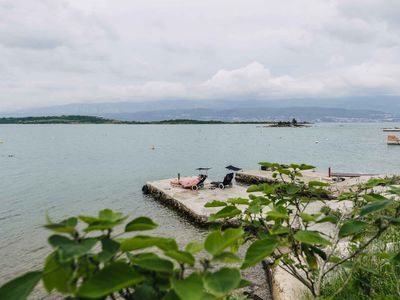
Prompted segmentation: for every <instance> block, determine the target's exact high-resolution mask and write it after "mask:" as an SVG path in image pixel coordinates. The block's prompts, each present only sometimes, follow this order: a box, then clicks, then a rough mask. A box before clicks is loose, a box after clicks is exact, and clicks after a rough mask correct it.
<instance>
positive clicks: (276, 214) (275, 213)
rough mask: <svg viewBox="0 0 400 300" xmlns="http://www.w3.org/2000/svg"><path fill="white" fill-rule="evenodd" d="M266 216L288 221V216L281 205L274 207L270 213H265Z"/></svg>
mask: <svg viewBox="0 0 400 300" xmlns="http://www.w3.org/2000/svg"><path fill="white" fill-rule="evenodd" d="M267 216H268V217H270V218H272V219H288V218H289V214H288V211H287V209H286V208H285V207H283V206H282V205H278V206H274V207H273V208H272V210H271V211H269V212H267Z"/></svg>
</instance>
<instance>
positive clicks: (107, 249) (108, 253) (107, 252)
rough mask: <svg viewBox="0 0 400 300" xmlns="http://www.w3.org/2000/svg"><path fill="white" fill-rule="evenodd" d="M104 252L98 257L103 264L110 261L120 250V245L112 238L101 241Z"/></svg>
mask: <svg viewBox="0 0 400 300" xmlns="http://www.w3.org/2000/svg"><path fill="white" fill-rule="evenodd" d="M101 248H102V251H101V252H100V253H99V254H98V255H97V258H98V259H99V261H101V262H107V261H109V260H110V259H111V258H112V257H113V256H114V255H115V254H116V253H117V252H118V250H119V248H120V244H119V243H117V242H116V241H114V240H112V239H110V238H103V239H102V240H101Z"/></svg>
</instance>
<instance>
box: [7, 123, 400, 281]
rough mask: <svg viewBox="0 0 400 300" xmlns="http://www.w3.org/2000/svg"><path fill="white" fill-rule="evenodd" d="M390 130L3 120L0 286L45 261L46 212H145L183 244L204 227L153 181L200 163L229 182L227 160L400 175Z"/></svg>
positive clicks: (57, 215)
mask: <svg viewBox="0 0 400 300" xmlns="http://www.w3.org/2000/svg"><path fill="white" fill-rule="evenodd" d="M386 126H399V124H377V123H374V124H318V125H315V126H313V127H312V128H294V129H291V128H258V127H256V126H255V125H177V126H174V125H167V126H162V125H160V126H159V125H149V126H147V125H141V126H132V125H131V126H130V125H0V140H2V141H3V142H4V143H1V144H0V228H1V230H0V284H2V283H3V282H4V281H5V280H6V279H9V278H10V277H12V276H15V275H17V274H20V273H22V272H24V271H27V270H29V269H33V268H35V267H36V266H38V265H40V264H41V263H42V260H43V257H44V255H45V254H46V253H47V252H48V251H49V249H48V248H47V246H46V238H47V236H48V235H49V232H47V231H46V230H44V229H43V228H41V225H42V224H44V222H45V212H46V210H47V211H48V212H49V214H50V216H51V217H52V218H54V219H57V220H59V219H61V218H64V217H68V216H71V215H76V214H95V213H97V211H98V210H100V209H102V208H112V209H114V210H118V211H124V212H126V213H128V214H130V215H131V216H132V217H134V216H139V215H147V216H150V217H152V218H153V219H154V220H155V221H156V222H157V223H159V224H161V225H162V226H161V228H160V229H159V230H158V233H159V234H162V235H166V236H174V237H177V238H178V240H179V241H180V242H182V243H183V242H186V241H188V240H193V239H196V238H199V237H200V236H201V235H202V231H201V230H199V229H197V228H196V227H194V226H192V225H190V224H189V223H188V222H187V221H186V220H184V219H182V218H181V217H179V216H178V215H177V214H176V213H175V212H173V211H171V210H169V209H168V208H166V207H164V206H162V205H160V204H159V203H157V202H155V201H153V200H152V199H151V198H149V197H147V196H143V195H142V193H141V187H142V186H143V184H144V183H145V182H146V181H148V180H156V179H162V178H170V177H175V176H176V174H177V173H178V172H180V173H181V174H182V175H183V176H184V175H194V174H196V171H195V168H197V167H200V166H205V167H212V170H211V171H210V173H209V175H210V177H212V178H215V179H220V178H221V179H222V176H223V175H224V167H225V166H227V165H229V164H233V165H236V166H240V167H242V168H244V169H254V168H257V162H259V161H272V162H298V163H309V164H313V165H315V166H317V168H318V169H319V170H320V171H326V170H327V168H328V167H329V166H331V167H332V168H333V170H334V171H348V172H370V173H400V170H399V168H400V146H387V145H386V136H387V134H385V133H384V132H382V130H381V128H382V127H386ZM316 141H318V143H316ZM152 145H154V146H155V149H154V150H152V149H151V146H152Z"/></svg>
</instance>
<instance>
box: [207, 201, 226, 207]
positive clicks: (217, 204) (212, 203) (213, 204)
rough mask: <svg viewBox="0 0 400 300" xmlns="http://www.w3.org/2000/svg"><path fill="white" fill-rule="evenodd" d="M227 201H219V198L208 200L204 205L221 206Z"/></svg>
mask: <svg viewBox="0 0 400 300" xmlns="http://www.w3.org/2000/svg"><path fill="white" fill-rule="evenodd" d="M226 205H227V204H226V202H224V201H218V200H214V201H212V202H207V203H206V204H205V205H204V207H221V206H226Z"/></svg>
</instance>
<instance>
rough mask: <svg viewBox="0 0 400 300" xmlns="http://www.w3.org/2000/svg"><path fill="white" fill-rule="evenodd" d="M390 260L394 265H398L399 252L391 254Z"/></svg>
mask: <svg viewBox="0 0 400 300" xmlns="http://www.w3.org/2000/svg"><path fill="white" fill-rule="evenodd" d="M391 260H392V261H393V263H395V264H396V265H400V252H398V253H396V254H395V255H393V257H392V258H391Z"/></svg>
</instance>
